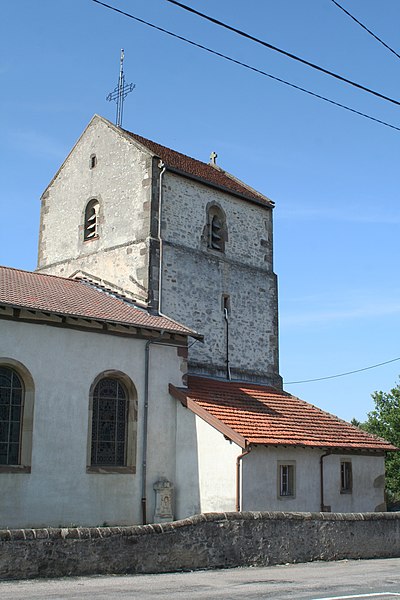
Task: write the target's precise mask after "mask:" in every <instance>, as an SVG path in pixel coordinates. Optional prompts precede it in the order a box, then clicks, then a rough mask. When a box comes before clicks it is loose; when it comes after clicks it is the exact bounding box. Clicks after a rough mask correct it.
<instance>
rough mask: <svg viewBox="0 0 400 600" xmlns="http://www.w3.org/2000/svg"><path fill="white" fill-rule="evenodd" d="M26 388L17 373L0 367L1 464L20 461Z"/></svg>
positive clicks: (14, 463)
mask: <svg viewBox="0 0 400 600" xmlns="http://www.w3.org/2000/svg"><path fill="white" fill-rule="evenodd" d="M23 403H24V388H23V384H22V381H21V379H20V378H19V376H18V375H17V373H16V372H15V371H14V370H13V369H10V368H8V367H0V465H18V464H19V462H20V445H21V425H22V413H23Z"/></svg>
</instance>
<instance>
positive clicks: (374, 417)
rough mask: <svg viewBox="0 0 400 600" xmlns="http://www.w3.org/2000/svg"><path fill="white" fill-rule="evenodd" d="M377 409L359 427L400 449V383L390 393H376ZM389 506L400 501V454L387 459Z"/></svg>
mask: <svg viewBox="0 0 400 600" xmlns="http://www.w3.org/2000/svg"><path fill="white" fill-rule="evenodd" d="M372 399H373V401H374V403H375V408H374V410H372V411H371V412H370V413H368V418H367V421H366V422H365V423H361V424H360V425H359V426H360V427H361V428H362V429H364V430H365V431H369V433H374V434H375V435H379V436H380V437H382V438H384V439H385V440H387V441H388V442H390V443H392V444H393V445H394V446H397V448H400V383H398V384H397V385H396V387H394V388H393V389H392V390H390V391H389V392H374V393H373V394H372ZM386 493H387V500H388V504H389V505H390V504H394V503H395V502H398V501H400V452H388V455H387V458H386Z"/></svg>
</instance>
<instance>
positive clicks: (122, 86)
mask: <svg viewBox="0 0 400 600" xmlns="http://www.w3.org/2000/svg"><path fill="white" fill-rule="evenodd" d="M124 58H125V53H124V49H123V48H122V50H121V57H120V61H119V79H118V85H117V87H116V88H114V91H112V92H110V93H109V94H108V96H107V98H106V100H108V101H109V102H111V100H114V101H115V102H116V103H117V118H116V123H115V124H116V126H117V127H121V125H122V113H123V110H124V100H125V98H126V96H127V95H128V94H129V93H130V92H131V91H132V90H133V89H134V87H135V85H134V84H133V83H128V84H126V83H125V75H124Z"/></svg>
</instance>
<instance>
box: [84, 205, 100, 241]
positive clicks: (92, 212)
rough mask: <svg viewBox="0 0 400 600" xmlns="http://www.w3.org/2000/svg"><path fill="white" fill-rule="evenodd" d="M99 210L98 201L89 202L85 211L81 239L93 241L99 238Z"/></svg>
mask: <svg viewBox="0 0 400 600" xmlns="http://www.w3.org/2000/svg"><path fill="white" fill-rule="evenodd" d="M99 209H100V204H99V202H98V200H90V202H88V204H87V206H86V210H85V231H84V235H83V239H84V240H85V241H86V240H93V239H96V238H98V237H99V232H98V227H99Z"/></svg>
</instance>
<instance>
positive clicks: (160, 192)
mask: <svg viewBox="0 0 400 600" xmlns="http://www.w3.org/2000/svg"><path fill="white" fill-rule="evenodd" d="M158 166H159V168H160V169H161V170H160V182H159V189H158V227H157V239H158V244H159V265H158V313H159V314H160V315H162V316H165V315H163V313H162V265H163V242H162V238H161V220H162V186H163V175H164V173H165V171H166V166H165V164H164V163H163V161H162V160H160V162H159V163H158Z"/></svg>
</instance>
